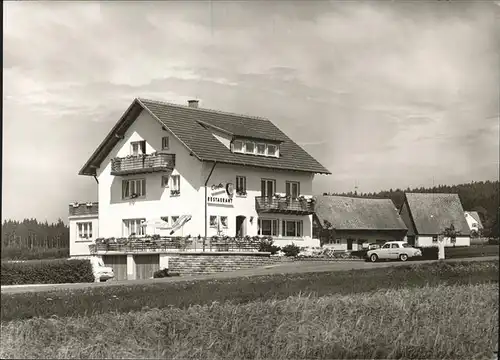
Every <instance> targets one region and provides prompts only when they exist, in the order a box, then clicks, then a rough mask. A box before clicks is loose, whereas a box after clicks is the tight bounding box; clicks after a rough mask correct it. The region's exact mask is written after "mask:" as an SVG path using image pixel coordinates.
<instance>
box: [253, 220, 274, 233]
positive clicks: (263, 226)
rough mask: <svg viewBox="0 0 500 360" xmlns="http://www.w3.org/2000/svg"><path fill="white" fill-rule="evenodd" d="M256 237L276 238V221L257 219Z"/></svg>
mask: <svg viewBox="0 0 500 360" xmlns="http://www.w3.org/2000/svg"><path fill="white" fill-rule="evenodd" d="M258 235H263V236H278V220H277V219H259V229H258Z"/></svg>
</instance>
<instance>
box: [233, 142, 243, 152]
mask: <svg viewBox="0 0 500 360" xmlns="http://www.w3.org/2000/svg"><path fill="white" fill-rule="evenodd" d="M233 151H234V152H243V141H240V140H235V141H233Z"/></svg>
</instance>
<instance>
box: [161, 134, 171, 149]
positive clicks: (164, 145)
mask: <svg viewBox="0 0 500 360" xmlns="http://www.w3.org/2000/svg"><path fill="white" fill-rule="evenodd" d="M169 148H170V139H169V137H168V136H164V137H162V138H161V149H162V150H168V149H169Z"/></svg>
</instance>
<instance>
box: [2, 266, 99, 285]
mask: <svg viewBox="0 0 500 360" xmlns="http://www.w3.org/2000/svg"><path fill="white" fill-rule="evenodd" d="M1 271H2V273H1V280H0V283H1V284H2V285H21V284H64V283H85V282H94V274H93V271H92V265H91V264H90V261H89V260H41V261H29V262H22V263H5V262H2V266H1Z"/></svg>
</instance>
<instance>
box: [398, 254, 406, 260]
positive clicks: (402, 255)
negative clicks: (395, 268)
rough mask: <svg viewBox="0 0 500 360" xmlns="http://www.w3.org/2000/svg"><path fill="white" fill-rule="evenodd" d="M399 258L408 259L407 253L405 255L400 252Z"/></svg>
mask: <svg viewBox="0 0 500 360" xmlns="http://www.w3.org/2000/svg"><path fill="white" fill-rule="evenodd" d="M399 260H401V261H406V260H408V255H406V254H401V255H399Z"/></svg>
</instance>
